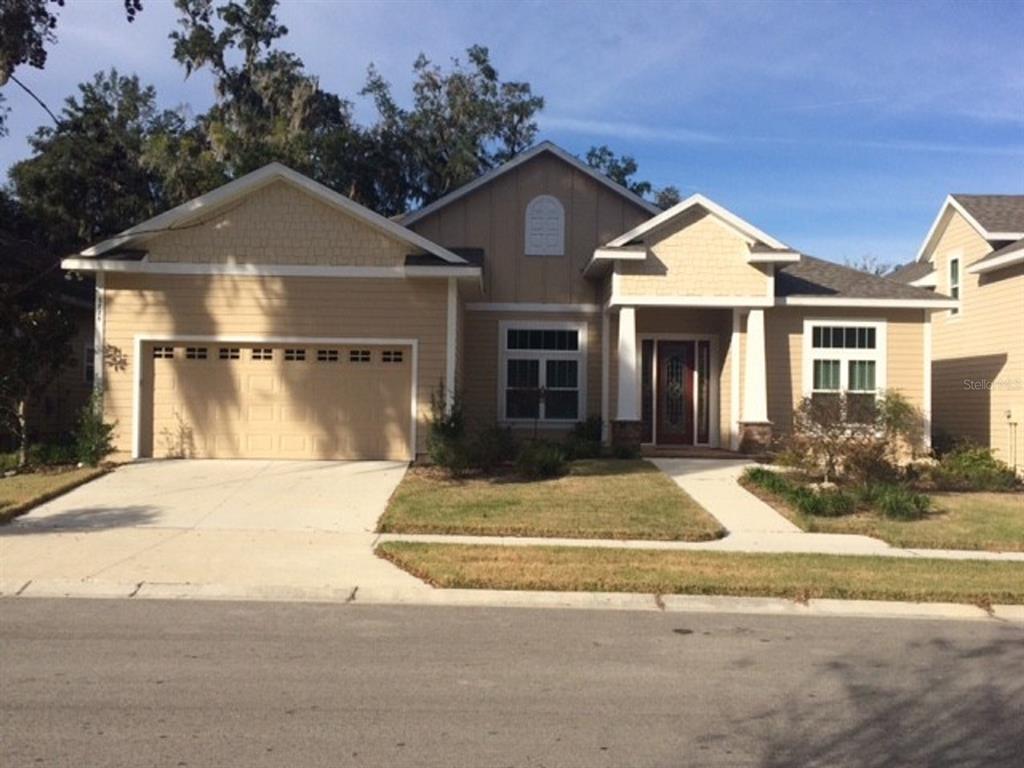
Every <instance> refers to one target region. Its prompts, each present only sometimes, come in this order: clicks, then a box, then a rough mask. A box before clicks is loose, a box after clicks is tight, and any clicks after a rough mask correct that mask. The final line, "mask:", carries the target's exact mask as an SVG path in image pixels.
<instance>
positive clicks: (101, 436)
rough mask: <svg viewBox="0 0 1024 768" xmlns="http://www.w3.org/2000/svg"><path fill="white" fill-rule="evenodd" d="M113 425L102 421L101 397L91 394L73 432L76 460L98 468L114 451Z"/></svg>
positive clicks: (99, 393) (98, 393)
mask: <svg viewBox="0 0 1024 768" xmlns="http://www.w3.org/2000/svg"><path fill="white" fill-rule="evenodd" d="M114 427H115V425H114V424H108V423H107V422H105V421H104V420H103V395H102V393H101V392H99V391H96V392H93V394H92V396H91V397H90V398H89V402H88V403H86V404H85V406H84V407H83V408H82V412H81V414H80V415H79V417H78V427H77V429H76V431H75V453H76V455H77V457H78V460H79V461H80V462H81V463H82V464H85V465H87V466H90V467H95V466H98V465H99V463H100V462H101V461H103V459H105V458H106V457H107V456H109V455H110V454H111V453H113V451H114V443H113V436H114Z"/></svg>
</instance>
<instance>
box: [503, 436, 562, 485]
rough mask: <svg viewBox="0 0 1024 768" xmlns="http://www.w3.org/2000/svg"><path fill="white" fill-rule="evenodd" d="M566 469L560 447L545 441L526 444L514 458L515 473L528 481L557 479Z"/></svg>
mask: <svg viewBox="0 0 1024 768" xmlns="http://www.w3.org/2000/svg"><path fill="white" fill-rule="evenodd" d="M567 469H568V463H567V461H566V457H565V451H564V450H563V449H562V447H561V446H560V445H556V444H555V443H549V442H547V441H546V440H533V441H531V442H529V443H527V444H526V445H524V446H523V449H522V450H521V451H520V452H519V456H518V458H516V472H517V473H518V474H519V475H520V476H522V477H524V478H527V479H530V480H538V479H543V478H549V477H559V476H560V475H564V474H565V473H566V471H567Z"/></svg>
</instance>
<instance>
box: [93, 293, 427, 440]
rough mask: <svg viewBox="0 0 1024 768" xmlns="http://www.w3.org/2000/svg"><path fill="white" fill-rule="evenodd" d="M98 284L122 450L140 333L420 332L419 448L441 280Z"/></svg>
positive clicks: (111, 412) (110, 397) (110, 400)
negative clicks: (102, 295)
mask: <svg viewBox="0 0 1024 768" xmlns="http://www.w3.org/2000/svg"><path fill="white" fill-rule="evenodd" d="M106 286H107V287H106V311H105V333H106V339H105V341H106V344H107V345H108V350H109V352H112V353H113V354H108V357H109V358H112V359H109V360H108V364H107V366H106V371H105V379H106V381H105V385H106V392H105V410H106V414H107V418H108V419H111V420H115V421H116V422H117V430H116V433H115V440H116V447H117V449H118V451H119V452H121V454H122V455H124V454H127V453H129V452H130V451H131V447H132V426H133V425H132V407H133V405H132V404H133V377H134V371H135V366H136V365H138V364H139V362H140V361H138V360H135V359H134V356H135V345H134V340H135V337H136V335H140V334H142V335H148V334H163V335H172V336H185V335H203V336H209V335H213V336H231V335H239V336H259V337H271V336H273V337H332V338H339V337H345V338H353V337H359V338H367V337H374V338H410V339H418V340H419V352H418V368H419V373H418V381H417V383H416V396H417V406H418V414H419V418H418V424H417V450H418V451H419V452H422V451H423V450H425V444H426V443H425V440H426V430H427V417H428V415H429V408H430V394H431V392H432V390H434V389H436V388H437V386H438V383H439V382H441V381H442V380H443V377H444V373H445V327H446V311H447V282H446V281H445V280H443V279H420V280H414V279H330V280H329V279H314V278H252V277H225V276H170V275H155V276H154V275H129V274H109V275H107V284H106ZM143 370H145V368H144V369H143ZM144 386H145V382H144Z"/></svg>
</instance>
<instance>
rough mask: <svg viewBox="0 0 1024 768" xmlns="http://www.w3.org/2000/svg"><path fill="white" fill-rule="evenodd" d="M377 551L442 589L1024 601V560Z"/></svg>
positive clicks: (476, 548)
mask: <svg viewBox="0 0 1024 768" xmlns="http://www.w3.org/2000/svg"><path fill="white" fill-rule="evenodd" d="M377 554H378V555H380V556H381V557H384V558H386V559H388V560H390V561H391V562H393V563H395V564H396V565H398V566H399V567H400V568H403V569H405V570H406V571H408V572H409V573H411V574H413V575H415V576H417V577H419V578H421V579H423V580H424V581H427V582H428V583H430V584H433V585H435V586H438V587H459V588H468V589H519V590H558V591H577V592H644V593H652V594H692V595H736V596H762V597H785V598H792V599H796V600H808V599H812V598H844V599H866V600H910V601H915V602H958V603H971V604H976V605H990V604H1020V603H1024V563H1008V562H979V561H969V560H932V559H923V558H922V559H916V558H915V559H901V558H890V557H852V556H847V557H844V556H839V555H808V554H745V553H735V552H666V551H656V550H635V549H603V548H602V549H597V548H587V547H543V546H538V547H503V546H496V545H459V544H425V543H413V542H397V541H396V542H386V543H384V544H381V545H380V546H379V547H378V548H377Z"/></svg>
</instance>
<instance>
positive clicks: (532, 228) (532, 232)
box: [523, 195, 565, 256]
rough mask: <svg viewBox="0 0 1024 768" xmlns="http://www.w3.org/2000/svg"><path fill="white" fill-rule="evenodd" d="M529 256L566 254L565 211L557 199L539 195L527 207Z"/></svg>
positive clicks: (525, 241)
mask: <svg viewBox="0 0 1024 768" xmlns="http://www.w3.org/2000/svg"><path fill="white" fill-rule="evenodd" d="M523 243H524V248H525V252H526V255H527V256H561V255H563V254H564V253H565V210H564V209H563V208H562V204H561V203H560V202H559V201H558V198H557V197H553V196H551V195H539V196H537V197H535V198H533V200H531V201H530V203H529V204H528V205H527V206H526V237H525V239H524V241H523Z"/></svg>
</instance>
